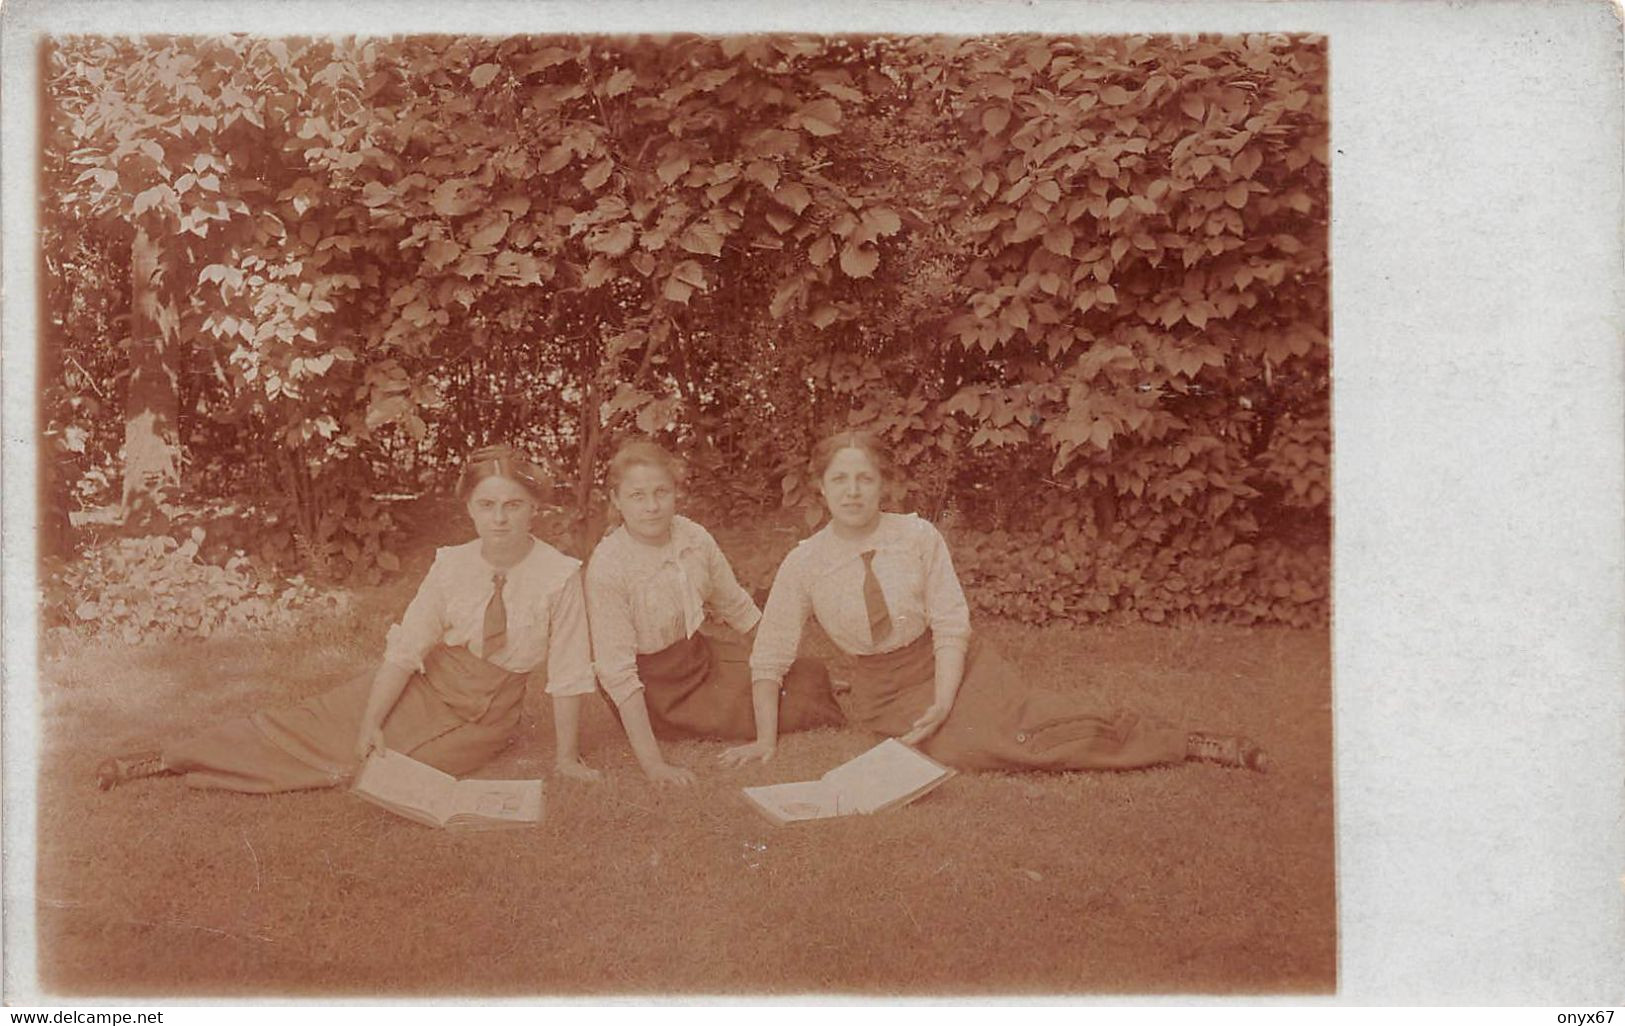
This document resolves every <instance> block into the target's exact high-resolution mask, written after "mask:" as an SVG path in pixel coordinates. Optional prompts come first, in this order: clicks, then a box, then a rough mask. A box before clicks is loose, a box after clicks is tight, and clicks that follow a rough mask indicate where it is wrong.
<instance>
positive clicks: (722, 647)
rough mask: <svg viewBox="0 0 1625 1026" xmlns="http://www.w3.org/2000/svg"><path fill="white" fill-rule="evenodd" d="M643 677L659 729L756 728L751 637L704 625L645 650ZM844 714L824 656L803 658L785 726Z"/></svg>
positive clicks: (792, 676) (786, 696)
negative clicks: (706, 629) (713, 633)
mask: <svg viewBox="0 0 1625 1026" xmlns="http://www.w3.org/2000/svg"><path fill="white" fill-rule="evenodd" d="M638 678H639V679H640V680H642V681H643V701H644V703H645V704H646V705H647V706H648V708H649V724H650V726H652V727H653V728H654V732H655V736H656V737H659V738H662V739H676V738H685V737H706V738H720V739H722V740H728V741H748V740H751V739H752V738H754V737H755V736H756V714H755V710H754V706H753V705H752V704H751V680H750V648H749V646H748V645H746V644H745V643H744V642H743V641H737V640H734V639H732V638H713V637H709V636H707V635H705V634H702V633H698V632H696V633H695V634H694V635H692V636H691V637H688V638H686V639H684V640H682V641H679V642H677V643H676V644H675V645H672V646H670V647H668V648H664V649H661V650H660V651H659V652H655V653H652V654H650V655H640V656H638ZM843 722H845V721H844V718H843V717H842V715H841V707H840V706H839V705H836V704H835V698H834V696H833V695H831V694H830V689H829V671H828V670H827V669H826V668H825V666H824V664H823V662H822V661H820V660H817V659H797V660H796V661H795V662H794V663H792V664H791V665H790V671H789V672H788V673H786V674H785V675H784V683H783V684H781V685H780V688H779V733H781V734H788V733H792V732H794V731H798V730H811V729H813V728H814V727H835V726H840V725H841V724H842V723H843Z"/></svg>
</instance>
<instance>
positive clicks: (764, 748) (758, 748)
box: [717, 741, 779, 766]
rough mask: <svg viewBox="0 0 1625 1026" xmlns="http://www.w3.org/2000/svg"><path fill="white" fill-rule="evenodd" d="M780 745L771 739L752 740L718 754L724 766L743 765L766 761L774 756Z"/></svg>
mask: <svg viewBox="0 0 1625 1026" xmlns="http://www.w3.org/2000/svg"><path fill="white" fill-rule="evenodd" d="M778 747H779V746H778V745H777V744H775V743H774V742H771V741H752V742H751V743H750V744H748V745H736V746H735V747H733V748H730V749H728V750H727V751H725V752H723V753H722V754H721V755H719V756H717V758H718V759H720V760H721V761H722V764H723V765H724V766H743V765H745V763H747V762H766V761H767V760H769V759H771V758H773V753H774V752H775V751H777V750H778Z"/></svg>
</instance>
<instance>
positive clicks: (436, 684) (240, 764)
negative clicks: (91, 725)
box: [163, 647, 528, 794]
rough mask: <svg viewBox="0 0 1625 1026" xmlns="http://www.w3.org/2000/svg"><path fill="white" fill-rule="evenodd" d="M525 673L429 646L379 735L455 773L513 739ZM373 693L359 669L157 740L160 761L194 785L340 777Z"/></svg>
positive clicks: (259, 787)
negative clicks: (199, 729) (313, 689)
mask: <svg viewBox="0 0 1625 1026" xmlns="http://www.w3.org/2000/svg"><path fill="white" fill-rule="evenodd" d="M527 676H528V675H527V674H523V673H514V672H512V671H509V670H505V669H503V668H502V667H500V666H497V665H495V664H493V663H488V662H486V661H485V660H484V659H481V658H480V657H479V656H476V655H474V654H473V653H472V652H470V651H469V650H468V649H467V648H463V647H458V648H445V647H441V648H437V649H434V650H433V651H431V652H430V653H429V655H428V656H427V657H425V659H424V661H423V672H422V673H415V674H413V675H412V677H411V679H410V680H408V681H407V684H406V688H405V689H404V690H403V691H402V692H401V697H400V700H399V701H398V702H396V703H395V708H394V709H392V710H390V713H389V715H388V716H387V717H386V718H385V719H384V726H383V731H384V743H385V744H387V745H388V746H389V747H390V748H392V749H394V750H395V751H398V752H403V753H405V754H407V755H410V756H411V757H412V758H414V759H417V760H418V761H419V762H425V763H428V764H429V765H430V766H433V767H435V768H436V769H438V770H441V771H443V772H445V773H450V774H451V775H453V776H463V775H464V774H467V773H472V772H473V771H474V770H476V769H478V768H480V767H481V766H483V765H485V764H486V763H487V762H490V761H491V760H492V759H493V758H495V757H496V756H497V754H498V753H500V752H501V751H502V750H503V749H504V748H506V747H507V746H508V745H509V744H510V743H511V742H512V740H513V736H514V731H515V730H516V729H517V728H518V726H519V717H520V706H521V704H522V702H523V699H524V696H525V679H526V677H527ZM371 691H372V675H371V674H368V675H367V676H365V677H358V678H356V679H355V680H352V681H350V682H349V683H347V684H342V685H340V686H338V687H336V688H334V689H333V690H331V691H326V692H323V693H322V694H320V695H316V696H315V697H313V698H309V699H307V700H305V701H304V702H301V703H300V704H298V705H296V706H293V707H292V708H287V709H273V710H267V711H263V712H256V713H252V714H250V715H248V716H242V717H238V718H237V719H234V720H229V721H227V722H226V723H222V724H220V725H219V726H217V727H214V728H212V729H210V730H207V731H204V732H203V733H201V734H198V735H196V736H193V737H190V738H187V739H185V740H183V741H179V742H177V743H175V744H171V745H169V746H167V747H165V748H164V751H163V759H164V766H165V768H167V769H169V770H172V771H174V772H176V773H184V774H185V775H186V783H187V784H188V785H190V786H192V787H199V788H219V789H223V790H228V791H245V792H250V793H255V794H268V793H272V792H276V791H298V790H304V789H306V788H312V787H333V786H337V785H340V784H344V783H346V782H347V781H348V780H349V779H350V777H351V775H352V774H354V773H355V771H356V769H357V765H356V760H355V744H356V739H357V736H358V735H359V734H360V732H361V717H362V715H363V714H364V713H365V712H366V709H367V698H368V695H369V694H370V693H371Z"/></svg>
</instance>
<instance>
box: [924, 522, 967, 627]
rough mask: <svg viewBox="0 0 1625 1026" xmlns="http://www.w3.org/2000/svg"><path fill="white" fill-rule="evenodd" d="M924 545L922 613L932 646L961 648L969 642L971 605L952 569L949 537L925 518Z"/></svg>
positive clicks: (952, 561) (957, 576) (952, 562)
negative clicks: (927, 625)
mask: <svg viewBox="0 0 1625 1026" xmlns="http://www.w3.org/2000/svg"><path fill="white" fill-rule="evenodd" d="M920 524H921V531H922V538H921V543H922V545H923V546H924V548H925V552H924V553H923V558H924V560H925V617H926V620H927V622H928V623H930V625H931V648H932V650H933V651H936V652H943V651H950V650H958V651H960V652H963V651H964V650H965V648H966V646H967V645H969V644H970V605H969V604H968V603H967V602H966V601H965V590H964V589H963V588H961V587H960V585H959V575H958V574H956V573H954V560H953V556H951V555H950V554H949V552H948V541H947V539H945V538H943V536H942V532H941V531H939V530H937V528H936V526H935V525H933V524H931V523H930V522H928V521H924V520H922V521H920Z"/></svg>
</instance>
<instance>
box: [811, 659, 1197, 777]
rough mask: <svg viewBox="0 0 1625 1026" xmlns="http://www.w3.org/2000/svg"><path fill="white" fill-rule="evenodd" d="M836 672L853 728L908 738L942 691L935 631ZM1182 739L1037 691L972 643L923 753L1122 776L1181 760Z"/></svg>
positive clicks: (1168, 729) (991, 765) (1082, 697)
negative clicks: (956, 687) (940, 720)
mask: <svg viewBox="0 0 1625 1026" xmlns="http://www.w3.org/2000/svg"><path fill="white" fill-rule="evenodd" d="M831 672H832V673H833V675H834V676H835V678H836V680H837V682H838V684H844V685H846V686H847V687H849V688H850V691H849V693H848V696H847V699H846V702H845V706H846V711H847V716H848V719H849V720H850V721H851V722H852V723H853V725H855V726H860V727H864V728H867V729H869V730H872V731H874V732H876V733H878V734H885V735H888V736H890V737H898V736H900V735H903V734H906V733H908V731H909V728H910V727H911V726H912V725H913V723H914V721H915V720H917V719H919V717H920V716H921V714H923V713H924V712H925V710H926V708H927V707H928V706H930V704H931V701H932V699H933V697H934V694H935V687H936V655H935V653H934V652H933V651H932V644H931V632H930V631H927V632H926V633H925V634H924V635H922V636H921V637H920V638H919V640H917V641H915V642H914V643H912V644H910V645H907V646H905V647H903V648H901V649H899V650H897V651H896V652H886V653H883V654H880V655H872V656H847V657H844V658H842V659H839V660H837V661H836V662H835V664H834V665H833V666H832V667H831ZM1185 736H1186V735H1185V731H1184V730H1182V729H1180V728H1177V727H1172V726H1168V725H1165V724H1160V723H1156V722H1153V721H1149V720H1146V719H1145V718H1143V717H1141V716H1139V715H1138V714H1136V713H1132V712H1128V711H1126V710H1123V709H1116V708H1110V707H1103V706H1101V705H1099V704H1097V703H1096V702H1095V701H1094V700H1093V699H1091V698H1090V696H1088V695H1087V694H1080V693H1073V692H1056V691H1043V690H1039V689H1036V688H1033V687H1032V686H1030V685H1029V684H1028V683H1027V682H1026V681H1025V680H1023V679H1022V675H1021V673H1020V671H1018V670H1017V669H1016V668H1015V667H1014V666H1012V665H1011V664H1010V663H1009V662H1008V661H1006V660H1005V658H1004V657H1003V656H1002V655H1000V654H999V652H998V650H996V649H995V648H993V647H992V646H991V645H987V644H984V643H982V642H981V641H980V640H979V639H977V638H975V637H973V638H972V639H971V642H970V648H969V650H968V651H967V652H966V654H965V676H964V678H963V680H962V682H961V683H960V685H959V693H958V695H957V696H956V697H955V699H954V705H953V710H952V711H951V712H950V713H949V714H948V719H947V720H946V721H945V722H944V723H943V724H942V726H941V727H939V728H938V729H937V731H936V733H934V734H932V735H931V736H930V737H928V738H926V739H925V741H924V742H922V743H921V745H920V749H921V750H922V751H924V752H925V753H926V754H927V755H929V756H931V757H932V758H933V759H936V760H937V761H938V762H941V763H943V764H944V765H948V766H953V767H954V768H956V769H962V770H1024V769H1038V770H1100V769H1118V770H1120V769H1137V768H1140V767H1143V766H1156V765H1160V764H1162V763H1169V762H1180V761H1183V760H1184V758H1185Z"/></svg>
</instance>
